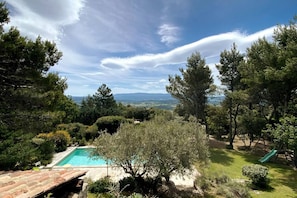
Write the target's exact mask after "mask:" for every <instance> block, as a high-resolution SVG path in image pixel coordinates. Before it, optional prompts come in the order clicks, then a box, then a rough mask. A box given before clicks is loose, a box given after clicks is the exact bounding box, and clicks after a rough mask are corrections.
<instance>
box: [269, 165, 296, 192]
mask: <svg viewBox="0 0 297 198" xmlns="http://www.w3.org/2000/svg"><path fill="white" fill-rule="evenodd" d="M267 167H268V168H269V169H273V170H274V171H275V172H276V174H275V175H272V176H274V178H272V179H273V180H275V181H274V185H284V186H287V187H289V188H291V189H292V190H293V191H294V192H295V193H297V171H296V170H294V169H293V168H292V167H290V166H287V165H283V164H279V163H268V164H267ZM296 197H297V196H296Z"/></svg>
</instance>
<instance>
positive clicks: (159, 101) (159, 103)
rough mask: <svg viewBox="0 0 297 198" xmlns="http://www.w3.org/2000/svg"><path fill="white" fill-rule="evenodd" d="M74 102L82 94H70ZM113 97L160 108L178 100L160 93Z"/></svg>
mask: <svg viewBox="0 0 297 198" xmlns="http://www.w3.org/2000/svg"><path fill="white" fill-rule="evenodd" d="M71 98H72V99H73V100H74V102H76V103H77V104H81V101H82V100H83V99H84V98H85V97H83V96H72V97H71ZM114 98H115V100H116V101H117V102H120V103H123V104H131V105H136V106H146V107H159V108H161V109H173V108H174V106H175V105H176V104H177V103H178V101H177V100H176V99H175V98H173V97H172V96H171V95H170V94H166V93H165V94H162V93H127V94H114ZM223 99H224V96H210V97H209V98H208V100H209V103H211V104H214V105H218V104H219V103H220V102H221V101H223Z"/></svg>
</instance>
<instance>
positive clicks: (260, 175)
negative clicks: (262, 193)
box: [242, 164, 269, 188]
mask: <svg viewBox="0 0 297 198" xmlns="http://www.w3.org/2000/svg"><path fill="white" fill-rule="evenodd" d="M242 175H244V176H247V177H248V178H249V179H250V180H252V184H254V185H255V186H256V187H259V188H266V187H267V186H268V183H269V180H268V178H267V175H268V168H267V167H265V166H262V165H258V164H253V165H245V166H243V167H242Z"/></svg>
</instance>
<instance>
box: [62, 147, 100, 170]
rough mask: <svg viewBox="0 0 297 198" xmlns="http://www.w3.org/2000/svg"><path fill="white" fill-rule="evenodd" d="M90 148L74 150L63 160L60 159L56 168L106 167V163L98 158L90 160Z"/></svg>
mask: <svg viewBox="0 0 297 198" xmlns="http://www.w3.org/2000/svg"><path fill="white" fill-rule="evenodd" d="M92 150H93V149H92V148H76V149H75V150H74V151H72V152H71V153H70V154H69V155H67V156H66V157H65V158H64V159H62V160H61V161H60V162H59V163H57V164H56V166H64V165H71V166H100V165H106V161H105V160H103V159H100V158H96V159H94V158H92V157H91V152H92Z"/></svg>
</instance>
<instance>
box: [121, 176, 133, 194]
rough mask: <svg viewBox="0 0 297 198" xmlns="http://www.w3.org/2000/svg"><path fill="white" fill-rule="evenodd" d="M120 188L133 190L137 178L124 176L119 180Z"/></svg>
mask: <svg viewBox="0 0 297 198" xmlns="http://www.w3.org/2000/svg"><path fill="white" fill-rule="evenodd" d="M119 183H120V190H123V191H128V192H133V191H134V190H135V188H136V183H135V179H134V178H133V177H124V178H123V179H121V180H120V181H119Z"/></svg>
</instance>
